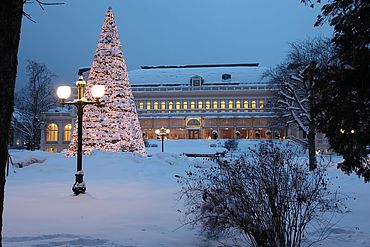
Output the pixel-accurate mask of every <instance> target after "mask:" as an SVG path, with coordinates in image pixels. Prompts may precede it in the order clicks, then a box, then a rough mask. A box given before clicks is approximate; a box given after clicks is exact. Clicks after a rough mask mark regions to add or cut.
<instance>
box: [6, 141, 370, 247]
mask: <svg viewBox="0 0 370 247" xmlns="http://www.w3.org/2000/svg"><path fill="white" fill-rule="evenodd" d="M150 143H152V144H153V143H155V144H157V145H158V146H157V147H152V148H148V149H147V151H148V153H149V154H150V155H151V157H142V156H140V155H137V154H130V153H107V152H94V153H93V154H92V155H90V156H84V159H83V167H84V172H85V181H86V184H87V193H86V194H84V195H79V196H77V197H76V196H74V195H72V192H71V187H72V184H73V182H74V173H75V169H76V159H75V158H66V157H65V156H64V155H63V154H58V153H57V154H55V153H47V152H41V151H34V152H30V151H24V150H11V155H12V157H13V161H14V163H21V164H23V165H26V166H24V167H23V168H12V167H10V175H9V177H8V178H7V183H6V195H5V209H4V226H3V235H4V246H11V247H14V246H26V247H28V246H43V247H44V246H45V247H46V246H103V247H108V246H135V247H136V246H137V247H139V246H145V247H146V246H148V247H149V246H168V247H169V246H179V247H180V246H185V247H186V246H203V247H206V246H218V244H217V243H213V242H210V241H207V240H206V239H205V238H204V237H202V236H200V235H199V234H198V231H197V230H196V229H189V227H187V226H183V221H182V215H181V213H179V212H178V210H179V209H180V210H181V209H182V208H183V206H182V203H181V202H179V201H178V191H179V185H178V184H177V182H176V178H175V177H174V175H176V174H180V175H181V174H183V173H184V171H185V170H186V169H187V167H188V166H189V165H191V164H193V163H194V162H198V161H201V159H199V158H187V157H185V156H183V155H182V154H183V153H214V152H218V151H222V150H223V148H222V147H221V146H222V141H218V140H217V141H215V140H177V141H176V140H166V141H165V153H161V152H160V148H161V143H160V141H159V140H150ZM256 143H258V142H257V141H247V140H242V143H241V144H240V148H241V149H245V148H246V146H250V145H254V144H256ZM210 144H216V147H210ZM327 158H329V157H327ZM331 158H332V159H333V160H336V161H338V160H339V159H340V158H339V157H335V156H333V157H331ZM32 159H33V160H34V161H36V162H42V163H34V164H26V163H27V162H28V163H30V162H29V161H30V160H32ZM14 171H15V172H14ZM329 174H330V176H331V177H333V182H334V183H335V184H336V185H339V186H340V187H341V189H342V191H343V192H345V193H347V194H349V195H351V197H355V198H356V200H350V201H349V202H348V206H349V208H350V210H351V213H349V214H346V215H345V216H344V217H343V219H342V220H341V221H340V222H339V223H338V224H337V225H336V226H335V227H334V228H333V234H332V235H331V236H330V238H328V239H327V240H325V241H324V242H323V243H322V246H329V247H330V246H335V247H344V246H354V247H365V246H370V221H369V215H370V190H369V189H368V186H369V185H368V184H364V183H363V180H361V179H359V178H358V177H356V176H354V175H352V176H347V175H344V174H342V173H341V172H340V171H337V170H336V169H335V168H332V169H330V171H329Z"/></svg>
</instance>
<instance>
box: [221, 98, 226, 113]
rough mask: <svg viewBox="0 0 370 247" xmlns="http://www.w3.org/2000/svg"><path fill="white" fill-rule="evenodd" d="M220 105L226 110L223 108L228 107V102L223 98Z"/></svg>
mask: <svg viewBox="0 0 370 247" xmlns="http://www.w3.org/2000/svg"><path fill="white" fill-rule="evenodd" d="M220 106H221V109H222V110H221V111H225V110H223V109H225V108H226V102H225V100H221V103H220Z"/></svg>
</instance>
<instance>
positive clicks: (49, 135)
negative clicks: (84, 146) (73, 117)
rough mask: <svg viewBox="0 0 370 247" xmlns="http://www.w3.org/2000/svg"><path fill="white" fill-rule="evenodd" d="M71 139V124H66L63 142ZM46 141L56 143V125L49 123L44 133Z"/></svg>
mask: <svg viewBox="0 0 370 247" xmlns="http://www.w3.org/2000/svg"><path fill="white" fill-rule="evenodd" d="M71 137H72V124H70V123H69V124H66V125H65V126H64V130H63V141H71ZM46 141H48V142H57V141H58V125H56V124H55V123H51V124H49V125H48V128H47V131H46Z"/></svg>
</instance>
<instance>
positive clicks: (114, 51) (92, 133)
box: [67, 8, 145, 156]
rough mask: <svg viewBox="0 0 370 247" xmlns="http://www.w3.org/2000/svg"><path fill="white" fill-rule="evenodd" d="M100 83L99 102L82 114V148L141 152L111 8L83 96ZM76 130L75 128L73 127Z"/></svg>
mask: <svg viewBox="0 0 370 247" xmlns="http://www.w3.org/2000/svg"><path fill="white" fill-rule="evenodd" d="M96 84H99V85H104V86H105V95H104V96H103V97H102V98H101V105H100V106H95V105H87V106H86V107H85V109H84V117H83V137H82V139H83V152H84V154H89V153H91V151H92V150H94V149H99V150H104V151H111V152H137V153H140V154H145V146H144V141H143V136H142V132H141V128H140V123H139V120H138V115H137V111H136V107H135V102H134V97H133V95H132V90H131V87H130V82H129V80H128V75H127V67H126V62H125V60H124V57H123V53H122V50H121V44H120V41H119V36H118V29H117V26H116V24H115V21H114V15H113V12H112V9H111V8H109V9H108V11H107V13H106V15H105V20H104V24H103V27H102V31H101V34H100V39H99V42H98V46H97V48H96V51H95V56H94V61H93V64H92V67H91V70H90V73H89V77H88V80H87V85H86V90H85V98H86V99H88V100H92V99H93V96H92V95H91V93H90V92H91V87H92V86H93V85H96ZM74 130H76V128H75V129H74ZM76 145H77V134H76V131H74V132H73V136H72V142H71V144H70V146H69V150H68V152H67V155H68V156H73V155H75V154H76V149H77V147H76Z"/></svg>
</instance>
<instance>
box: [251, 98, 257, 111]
mask: <svg viewBox="0 0 370 247" xmlns="http://www.w3.org/2000/svg"><path fill="white" fill-rule="evenodd" d="M256 108H257V102H256V101H255V100H253V101H252V109H256ZM252 111H253V112H255V111H256V110H252Z"/></svg>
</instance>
